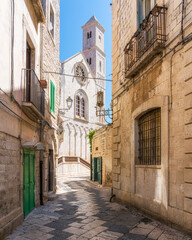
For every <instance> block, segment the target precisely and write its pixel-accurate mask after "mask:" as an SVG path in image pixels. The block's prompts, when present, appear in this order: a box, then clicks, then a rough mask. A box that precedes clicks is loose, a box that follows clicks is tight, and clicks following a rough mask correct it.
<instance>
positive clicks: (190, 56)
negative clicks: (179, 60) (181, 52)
mask: <svg viewBox="0 0 192 240" xmlns="http://www.w3.org/2000/svg"><path fill="white" fill-rule="evenodd" d="M191 63H192V48H189V49H188V51H186V52H185V66H188V65H190V64H191Z"/></svg>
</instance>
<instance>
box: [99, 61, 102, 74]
mask: <svg viewBox="0 0 192 240" xmlns="http://www.w3.org/2000/svg"><path fill="white" fill-rule="evenodd" d="M101 70H102V63H101V61H99V71H100V72H101Z"/></svg>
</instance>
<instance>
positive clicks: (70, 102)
mask: <svg viewBox="0 0 192 240" xmlns="http://www.w3.org/2000/svg"><path fill="white" fill-rule="evenodd" d="M66 102H67V108H59V112H62V113H65V111H68V110H69V109H70V108H71V107H72V103H73V99H72V98H71V97H70V96H69V97H68V98H67V99H66Z"/></svg>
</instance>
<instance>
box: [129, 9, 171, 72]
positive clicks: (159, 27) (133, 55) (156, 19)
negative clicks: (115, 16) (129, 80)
mask: <svg viewBox="0 0 192 240" xmlns="http://www.w3.org/2000/svg"><path fill="white" fill-rule="evenodd" d="M166 9H167V8H166V7H160V6H157V5H156V6H155V7H154V8H153V10H152V11H151V12H150V13H149V15H148V16H147V17H146V18H145V19H144V20H143V22H142V24H141V25H140V27H139V29H138V30H137V31H136V32H135V34H134V35H133V37H132V38H131V40H130V41H129V43H128V44H127V45H126V47H125V49H124V52H125V72H126V75H127V73H128V72H129V70H130V69H131V68H132V67H133V66H134V64H135V63H136V62H137V61H138V60H139V59H141V57H142V56H143V55H144V54H145V53H146V52H147V51H148V50H149V49H150V48H152V47H153V46H155V47H158V48H162V47H164V46H165V42H166V29H165V13H166ZM155 43H157V44H155Z"/></svg>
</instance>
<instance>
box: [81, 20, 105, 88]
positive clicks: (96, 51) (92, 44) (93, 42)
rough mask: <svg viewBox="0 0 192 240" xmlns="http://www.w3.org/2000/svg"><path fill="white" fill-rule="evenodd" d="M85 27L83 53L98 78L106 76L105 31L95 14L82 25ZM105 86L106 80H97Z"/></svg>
mask: <svg viewBox="0 0 192 240" xmlns="http://www.w3.org/2000/svg"><path fill="white" fill-rule="evenodd" d="M82 29H83V54H84V56H85V58H86V59H87V62H88V64H89V66H90V68H91V70H92V72H93V74H94V76H95V77H96V78H102V79H103V78H105V57H106V54H105V53H104V32H105V29H104V28H103V27H102V26H101V24H100V23H99V22H98V20H97V19H96V17H95V16H93V17H91V18H90V19H89V21H88V22H87V23H86V24H85V25H84V26H83V27H82ZM97 84H99V85H101V86H102V87H105V81H100V80H98V81H97Z"/></svg>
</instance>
